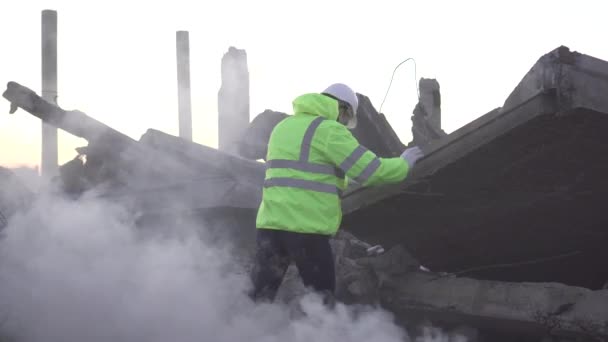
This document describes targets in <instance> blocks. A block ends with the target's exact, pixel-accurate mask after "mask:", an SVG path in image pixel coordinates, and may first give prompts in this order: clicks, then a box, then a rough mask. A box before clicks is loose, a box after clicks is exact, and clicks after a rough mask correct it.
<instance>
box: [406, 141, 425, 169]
mask: <svg viewBox="0 0 608 342" xmlns="http://www.w3.org/2000/svg"><path fill="white" fill-rule="evenodd" d="M422 157H424V153H423V152H422V150H421V149H420V147H418V146H414V147H410V148H408V149H406V150H405V151H403V153H401V158H403V159H405V161H406V162H407V165H409V166H410V168H412V167H414V164H416V161H418V159H420V158H422Z"/></svg>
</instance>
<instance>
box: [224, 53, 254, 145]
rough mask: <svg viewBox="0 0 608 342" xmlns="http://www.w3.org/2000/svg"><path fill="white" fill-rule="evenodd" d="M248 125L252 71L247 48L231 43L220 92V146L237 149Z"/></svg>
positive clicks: (225, 59) (225, 60) (225, 61)
mask: <svg viewBox="0 0 608 342" xmlns="http://www.w3.org/2000/svg"><path fill="white" fill-rule="evenodd" d="M248 125H249V71H248V69H247V53H246V52H245V50H241V49H236V48H234V47H230V49H228V52H227V53H226V54H224V57H223V58H222V87H221V88H220V91H219V94H218V140H219V141H218V148H219V149H220V150H222V151H225V152H231V153H236V145H237V143H238V140H239V138H240V137H241V136H242V135H243V134H244V133H245V131H246V130H247V127H248Z"/></svg>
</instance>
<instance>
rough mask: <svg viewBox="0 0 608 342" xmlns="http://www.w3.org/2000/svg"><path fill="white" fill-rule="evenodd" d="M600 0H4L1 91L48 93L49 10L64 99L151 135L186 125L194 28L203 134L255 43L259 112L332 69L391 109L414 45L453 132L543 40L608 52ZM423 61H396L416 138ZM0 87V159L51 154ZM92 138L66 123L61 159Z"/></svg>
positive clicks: (195, 109) (318, 86)
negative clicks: (185, 67) (186, 54)
mask: <svg viewBox="0 0 608 342" xmlns="http://www.w3.org/2000/svg"><path fill="white" fill-rule="evenodd" d="M603 7H604V6H602V5H598V4H597V3H596V2H594V1H579V2H576V6H574V5H572V3H571V2H565V1H535V2H529V3H528V2H524V1H511V2H508V3H507V2H501V3H496V2H494V3H491V2H488V1H461V2H458V3H455V2H450V1H438V2H433V3H430V2H412V1H382V0H378V1H375V2H370V1H367V2H365V1H332V2H323V1H316V0H315V1H306V2H299V1H294V2H280V1H258V2H249V1H240V0H233V1H221V2H213V1H208V2H204V3H197V2H188V1H170V2H169V1H156V2H136V1H120V2H119V1H106V2H104V3H103V4H98V3H84V2H70V1H67V0H55V1H21V2H3V3H2V4H1V5H0V29H1V32H2V35H1V36H0V37H2V39H1V41H2V43H3V46H4V47H5V50H4V51H3V54H1V55H0V91H2V92H3V91H4V90H5V88H6V83H7V82H9V81H16V82H18V83H20V84H22V85H24V86H26V87H28V88H31V89H33V90H34V91H36V92H37V93H38V94H40V83H41V79H40V69H41V67H40V17H41V12H42V10H45V9H51V10H56V11H57V13H58V80H59V86H58V93H59V96H58V103H59V105H60V106H61V107H62V108H64V109H67V110H70V109H78V110H81V111H83V112H85V113H87V114H88V115H89V116H91V117H94V118H96V119H98V120H100V121H102V122H104V123H105V124H107V125H109V126H110V127H113V128H114V129H116V130H118V131H120V132H122V133H124V134H126V135H128V136H130V137H132V138H134V139H139V138H140V137H141V135H142V134H143V133H145V131H146V130H147V129H148V128H153V129H158V130H161V131H163V132H166V133H169V134H173V135H177V134H178V132H177V131H178V122H177V117H178V116H177V76H176V57H175V32H176V31H180V30H185V31H189V33H190V65H191V84H192V114H193V117H192V121H193V140H194V141H195V142H197V143H200V144H204V145H208V146H212V147H216V146H217V93H218V91H219V88H220V63H221V58H222V56H223V54H224V53H226V52H227V51H228V48H229V47H231V46H234V47H236V48H239V49H244V50H246V52H247V58H248V67H249V73H250V103H251V105H250V110H251V111H250V116H251V119H253V117H254V116H255V115H257V114H259V113H261V112H263V111H264V110H265V109H273V110H277V111H283V112H287V113H291V106H290V104H291V101H292V99H293V98H295V97H296V96H298V95H300V94H301V93H304V92H315V91H320V90H322V89H323V88H324V87H325V86H327V85H328V84H330V83H334V82H344V83H348V84H349V85H351V86H352V87H353V88H354V89H355V90H356V91H357V92H359V93H362V94H364V95H366V96H368V97H370V99H371V101H372V103H373V104H374V106H375V107H376V109H379V107H380V103H381V102H382V99H383V97H384V94H385V91H386V87H387V86H388V83H389V80H390V76H391V73H392V72H393V68H394V67H395V66H396V65H397V64H398V63H399V62H401V61H402V60H404V59H406V58H408V57H413V58H415V59H416V62H417V77H418V79H419V78H421V77H424V78H436V79H437V80H438V82H439V84H440V86H441V95H442V123H443V128H444V130H445V131H446V132H448V133H449V132H453V131H454V130H456V129H458V128H460V127H462V126H464V125H466V124H467V123H469V122H471V121H472V120H474V119H476V118H478V117H479V116H481V115H484V114H485V113H487V112H489V111H491V110H492V109H494V108H496V107H499V106H502V104H503V102H504V100H505V99H506V97H507V96H508V94H509V93H510V92H511V90H512V89H513V88H514V87H515V86H516V85H517V83H518V82H519V81H520V80H521V78H522V77H523V76H524V75H525V73H526V72H527V71H528V70H529V69H530V68H531V67H532V65H533V64H534V63H535V62H536V61H537V60H538V58H540V57H541V56H542V55H543V54H545V53H547V52H549V51H551V50H553V49H555V48H557V47H559V46H561V45H565V46H568V47H569V48H570V49H571V50H574V51H578V52H581V53H584V54H587V55H591V56H594V57H596V58H600V59H605V60H606V59H608V46H606V44H604V43H603V41H604V39H605V38H604V32H608V30H607V28H608V27H607V26H608V24H607V23H606V22H605V20H604V19H603V18H602V15H603V13H604V11H602V10H601V8H603ZM415 86H416V84H415V82H414V74H413V67H412V64H410V63H409V62H408V63H406V64H404V65H402V66H401V67H400V69H399V70H398V71H397V74H396V75H395V80H394V82H393V86H392V88H391V91H390V94H389V97H388V98H387V100H386V103H385V104H384V107H383V110H382V111H383V112H384V113H385V114H386V115H387V118H388V120H389V122H390V123H391V125H392V126H393V128H394V129H395V131H396V132H397V134H398V135H399V137H400V138H401V140H402V141H403V142H404V143H407V142H409V141H410V140H411V132H410V129H411V113H412V111H413V109H414V106H415V104H416V102H417V99H416V88H415ZM8 109H9V103H8V101H6V100H5V99H4V98H2V99H1V100H0V149H1V151H2V153H1V154H0V166H4V167H17V166H30V167H33V166H36V165H40V131H41V121H40V120H39V119H37V118H35V117H33V116H31V115H30V114H28V113H25V112H23V111H22V110H19V111H18V112H17V113H16V114H13V115H9V114H8ZM84 145H86V141H84V140H82V139H78V138H75V137H73V136H71V135H69V134H67V133H64V132H61V131H60V133H59V163H60V164H62V163H65V162H66V161H68V160H70V159H72V158H73V157H75V155H76V152H75V151H74V148H75V147H78V146H84Z"/></svg>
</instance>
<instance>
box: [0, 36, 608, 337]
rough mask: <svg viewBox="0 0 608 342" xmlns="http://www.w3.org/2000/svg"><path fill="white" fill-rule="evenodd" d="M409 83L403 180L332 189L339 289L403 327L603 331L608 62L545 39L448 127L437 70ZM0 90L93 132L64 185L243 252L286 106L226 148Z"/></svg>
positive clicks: (607, 324) (366, 131) (387, 131)
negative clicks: (504, 85) (481, 109)
mask: <svg viewBox="0 0 608 342" xmlns="http://www.w3.org/2000/svg"><path fill="white" fill-rule="evenodd" d="M243 56H244V54H243ZM420 89H421V94H420V95H421V97H420V102H419V104H418V105H417V106H416V108H415V110H414V113H413V116H412V122H413V124H414V127H413V137H414V139H413V142H412V144H417V145H420V146H421V147H422V148H423V150H424V151H425V152H426V157H425V158H424V159H423V160H421V161H420V162H419V166H417V167H416V169H415V171H414V172H413V173H412V175H411V177H410V178H409V179H408V180H406V181H405V182H404V183H403V184H399V185H393V186H384V187H378V188H362V187H359V186H356V185H353V186H352V187H350V188H349V189H348V190H347V191H346V193H345V194H344V198H343V211H344V213H345V217H344V222H343V227H342V228H343V229H342V230H341V232H340V234H338V236H337V237H336V238H335V239H334V241H333V247H334V250H335V252H336V265H337V274H338V277H337V284H338V290H337V295H338V297H339V299H340V300H342V301H344V302H347V303H356V304H380V305H381V306H382V307H384V308H385V309H387V310H390V311H391V312H393V313H394V314H395V316H396V317H397V319H398V320H399V322H400V323H402V324H404V325H406V326H408V325H415V324H418V323H421V322H426V321H430V322H432V323H433V324H435V325H439V326H443V327H446V328H455V327H459V326H462V325H466V326H470V327H473V328H475V329H477V330H478V331H479V336H478V338H479V339H480V340H492V341H496V340H501V339H503V340H513V339H514V338H517V339H520V340H522V339H526V340H530V341H540V340H541V339H543V338H544V339H551V338H555V339H556V340H557V339H559V340H569V339H570V340H589V341H596V340H597V341H600V340H608V289H603V287H605V284H606V282H607V281H608V267H607V266H608V249H607V248H605V246H606V243H607V242H608V228H607V227H608V217H607V216H606V215H605V214H604V209H603V207H604V206H603V203H604V198H605V196H606V194H608V181H607V180H606V178H605V175H606V174H608V153H606V152H608V135H607V134H606V132H608V100H607V98H606V97H605V96H604V94H606V93H607V92H608V63H607V62H605V61H601V60H598V59H595V58H593V57H589V56H586V55H583V54H579V53H576V52H571V51H569V50H568V49H567V48H565V47H560V48H558V49H556V50H554V51H551V52H550V53H548V54H546V55H545V56H543V57H542V58H541V59H539V61H538V62H537V63H536V64H535V65H534V66H533V68H532V69H531V70H530V72H529V73H528V74H527V75H526V76H525V77H524V78H523V80H522V81H521V83H520V84H519V85H518V86H517V87H516V88H515V90H514V91H513V92H512V93H511V95H510V96H508V98H507V100H506V102H505V104H504V105H503V106H502V107H499V108H496V109H495V110H493V111H491V112H489V113H488V114H486V115H484V116H481V117H480V118H479V119H477V120H475V121H473V122H471V123H470V124H468V125H466V126H464V127H462V128H461V129H459V130H457V131H455V132H452V133H450V134H446V133H445V132H444V131H443V130H442V129H441V107H440V104H441V101H440V98H441V97H440V92H439V83H438V82H437V81H436V80H429V79H422V80H421V81H420ZM3 96H4V97H5V98H6V99H7V100H8V101H9V102H10V103H11V108H12V109H13V111H14V110H16V109H18V108H21V109H23V110H25V111H27V112H29V113H30V114H32V115H34V116H37V117H38V118H40V119H41V120H43V121H45V122H47V123H50V124H52V125H54V126H56V127H58V128H61V129H63V130H65V131H67V132H69V133H71V134H74V135H76V136H79V137H82V138H84V139H86V140H87V141H88V142H89V144H88V146H86V147H83V148H80V149H78V156H77V157H76V158H75V159H74V160H73V161H71V162H69V163H66V164H64V165H62V167H61V168H60V171H61V173H60V177H59V178H58V179H57V180H58V181H59V183H60V184H61V186H62V188H63V190H64V191H65V192H66V193H68V194H70V195H71V196H74V197H75V198H77V197H78V196H79V195H80V194H82V193H83V192H84V191H87V190H89V189H96V190H97V191H98V192H100V194H101V196H106V197H110V198H114V199H116V200H119V201H123V202H124V203H125V204H126V205H129V206H133V207H134V208H136V210H138V211H140V212H142V213H143V214H142V218H141V220H140V223H141V225H142V226H145V227H148V226H149V225H150V224H152V225H156V226H158V227H162V226H163V225H166V224H167V223H174V222H176V221H177V220H182V219H184V218H188V219H194V220H197V222H201V226H205V227H206V229H210V230H212V231H215V232H217V233H220V232H222V234H219V235H218V236H219V237H218V238H220V239H227V240H229V241H231V242H233V243H236V244H237V245H238V246H239V250H243V251H244V253H243V254H244V255H245V256H248V255H249V253H250V252H251V251H252V248H251V247H252V246H253V241H254V239H253V237H254V233H255V229H254V228H255V213H256V210H257V205H258V203H259V201H260V196H261V187H262V182H263V178H264V163H263V162H259V161H258V160H263V159H264V157H265V153H266V143H267V141H268V138H269V136H270V132H271V131H272V128H273V127H274V126H275V125H276V124H277V123H278V122H280V120H282V119H283V118H284V117H285V116H286V114H285V113H280V112H275V111H272V110H267V111H265V112H264V113H262V114H260V115H258V116H257V117H256V118H255V119H254V120H253V121H252V122H251V124H250V125H249V127H248V128H247V130H246V131H245V132H243V134H240V136H242V138H241V140H240V141H239V142H235V143H233V148H226V150H230V151H232V152H234V153H227V152H224V151H218V150H216V149H212V148H209V147H205V146H202V145H199V144H196V143H193V142H191V141H188V140H185V139H181V138H177V137H174V136H171V135H168V134H165V133H163V132H159V131H155V130H148V131H147V132H146V133H145V134H144V135H143V136H142V137H141V139H140V140H139V141H136V140H134V139H131V138H129V137H127V136H125V135H123V134H121V133H120V132H117V131H116V130H113V129H112V128H110V127H108V126H106V125H104V124H103V123H101V122H99V121H97V120H95V119H93V118H91V117H89V116H87V115H86V114H84V113H82V112H78V111H66V110H63V109H61V108H59V107H57V106H56V105H53V104H50V103H48V102H46V101H44V100H43V99H41V98H40V97H39V96H38V95H37V94H35V93H34V92H33V91H31V90H30V89H28V88H26V87H23V86H21V85H19V84H17V83H14V82H11V83H9V84H8V87H7V90H6V92H5V93H4V94H3ZM359 96H360V103H361V105H360V108H359V111H358V113H357V116H358V121H359V126H358V127H357V129H355V130H353V134H354V135H355V136H356V137H357V138H358V139H359V141H360V142H361V143H362V144H363V145H365V146H366V147H368V148H370V149H371V150H373V151H374V152H375V153H377V154H378V155H379V156H383V157H389V156H397V155H399V153H400V152H401V151H403V149H404V148H405V146H406V145H405V144H403V143H402V142H401V141H400V140H399V138H398V137H397V135H396V133H395V131H394V130H393V128H392V127H391V126H390V124H389V123H388V122H387V121H386V119H385V117H384V115H383V114H382V113H378V112H377V111H376V110H375V109H374V107H373V105H372V103H371V101H370V100H369V98H367V97H365V96H364V95H361V94H359ZM83 156H86V161H84V158H82V157H83ZM134 180H136V181H134ZM0 181H1V180H0ZM2 196H4V194H2ZM0 204H1V202H0ZM2 210H3V209H2V207H0V211H2ZM3 212H4V211H3ZM10 213H11V212H9V215H5V217H6V219H7V220H10ZM373 246H382V248H379V247H376V248H371V247H373ZM243 247H244V248H243ZM290 272H291V273H293V270H291V271H290ZM296 279H297V277H288V279H287V280H286V281H285V285H286V286H284V287H283V289H282V292H281V294H280V296H282V298H289V297H290V296H293V293H296V292H297V290H296V289H297V288H298V286H300V287H301V284H298V281H297V280H296Z"/></svg>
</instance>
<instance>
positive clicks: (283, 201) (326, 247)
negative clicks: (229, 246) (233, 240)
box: [250, 83, 423, 301]
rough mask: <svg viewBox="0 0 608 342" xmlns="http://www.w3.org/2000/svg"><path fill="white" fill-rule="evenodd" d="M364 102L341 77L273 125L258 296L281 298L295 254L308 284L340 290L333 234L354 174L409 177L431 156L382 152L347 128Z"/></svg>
mask: <svg viewBox="0 0 608 342" xmlns="http://www.w3.org/2000/svg"><path fill="white" fill-rule="evenodd" d="M358 104H359V102H358V99H357V95H356V94H355V92H354V91H353V90H352V89H351V88H349V87H348V86H347V85H344V84H340V83H337V84H333V85H331V86H329V87H328V88H327V89H325V90H324V91H323V92H322V93H321V94H318V93H310V94H304V95H301V96H299V97H297V98H296V99H295V100H294V101H293V110H294V115H292V116H290V117H288V118H286V119H284V120H283V121H281V122H280V123H279V124H278V125H277V126H276V127H275V128H274V129H273V131H272V134H271V136H270V140H269V142H268V153H267V159H266V160H267V164H266V166H267V170H266V178H265V181H264V189H263V195H262V202H261V204H260V208H259V210H258V215H257V220H256V226H257V228H258V229H257V254H256V264H255V266H254V269H253V271H252V281H253V290H252V293H251V294H250V295H251V297H252V298H253V299H254V300H268V301H273V300H274V298H275V295H276V293H277V290H278V288H279V286H280V285H281V282H282V280H283V277H284V275H285V272H286V270H287V268H288V266H289V264H290V263H291V262H292V261H293V262H295V264H296V267H297V268H298V272H299V274H300V277H301V278H302V281H303V283H304V285H305V286H307V287H311V288H312V289H314V290H315V291H317V292H319V293H321V294H323V295H329V296H333V292H334V288H335V273H334V259H333V253H332V250H331V246H330V244H329V239H330V237H331V236H333V235H334V234H335V233H336V232H337V230H338V228H339V226H340V222H341V220H342V210H341V206H340V194H341V192H342V191H343V190H344V189H345V188H346V185H347V181H346V177H347V178H349V179H353V180H355V181H356V182H358V183H359V184H362V185H364V186H371V185H379V184H387V183H397V182H401V181H403V180H404V179H405V177H406V176H407V174H408V171H409V170H410V169H411V168H412V167H413V166H414V164H415V163H416V161H417V160H418V159H419V158H421V157H422V156H423V154H422V151H421V150H420V149H419V148H418V147H412V148H408V149H406V150H405V151H404V152H403V154H402V155H401V157H396V158H379V157H377V156H376V155H375V154H374V153H373V152H371V151H370V150H368V149H367V148H365V147H363V146H362V145H360V144H359V143H358V142H357V140H356V139H355V137H354V136H353V135H352V134H351V132H350V131H349V130H348V129H347V128H353V127H355V126H356V122H357V117H356V113H357V107H358ZM345 176H346V177H345Z"/></svg>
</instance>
